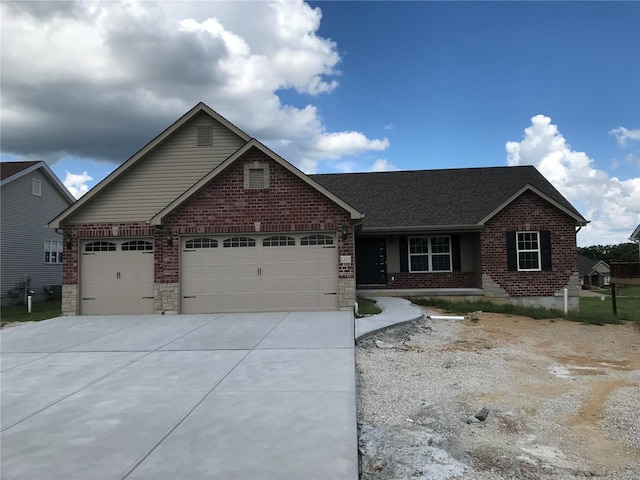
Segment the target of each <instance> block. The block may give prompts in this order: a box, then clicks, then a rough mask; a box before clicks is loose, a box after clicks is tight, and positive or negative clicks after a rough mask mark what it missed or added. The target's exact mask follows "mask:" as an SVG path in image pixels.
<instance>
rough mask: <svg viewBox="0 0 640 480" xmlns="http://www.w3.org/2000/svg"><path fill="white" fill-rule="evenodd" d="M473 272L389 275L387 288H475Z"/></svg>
mask: <svg viewBox="0 0 640 480" xmlns="http://www.w3.org/2000/svg"><path fill="white" fill-rule="evenodd" d="M474 287H475V283H474V273H473V272H432V273H410V272H396V273H388V274H387V286H386V287H385V288H399V289H407V288H474Z"/></svg>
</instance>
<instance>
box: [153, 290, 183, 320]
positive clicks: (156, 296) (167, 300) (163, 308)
mask: <svg viewBox="0 0 640 480" xmlns="http://www.w3.org/2000/svg"><path fill="white" fill-rule="evenodd" d="M178 312H180V284H179V283H155V284H154V285H153V313H161V314H163V315H164V314H171V315H172V314H177V313H178Z"/></svg>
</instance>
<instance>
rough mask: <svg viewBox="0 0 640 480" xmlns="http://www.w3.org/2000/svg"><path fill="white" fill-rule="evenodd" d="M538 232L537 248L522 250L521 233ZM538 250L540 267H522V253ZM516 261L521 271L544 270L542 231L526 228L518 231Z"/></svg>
mask: <svg viewBox="0 0 640 480" xmlns="http://www.w3.org/2000/svg"><path fill="white" fill-rule="evenodd" d="M530 233H535V234H536V242H537V244H538V248H537V249H523V250H520V241H519V238H520V234H530ZM531 252H536V253H537V254H538V268H520V253H531ZM516 262H517V268H518V271H519V272H540V271H542V245H540V232H539V231H537V230H525V231H520V232H516Z"/></svg>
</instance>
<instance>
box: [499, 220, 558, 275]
mask: <svg viewBox="0 0 640 480" xmlns="http://www.w3.org/2000/svg"><path fill="white" fill-rule="evenodd" d="M507 266H508V269H509V271H520V272H539V271H548V270H551V233H550V232H549V231H548V230H540V231H536V230H532V231H522V232H507Z"/></svg>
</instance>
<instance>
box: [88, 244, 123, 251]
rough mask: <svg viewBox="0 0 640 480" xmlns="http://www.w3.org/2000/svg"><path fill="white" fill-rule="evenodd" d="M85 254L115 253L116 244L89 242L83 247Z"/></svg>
mask: <svg viewBox="0 0 640 480" xmlns="http://www.w3.org/2000/svg"><path fill="white" fill-rule="evenodd" d="M84 251H85V252H115V251H116V244H115V243H112V242H91V243H87V244H86V245H85V246H84Z"/></svg>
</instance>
